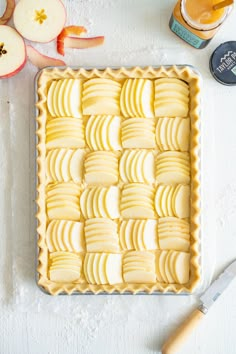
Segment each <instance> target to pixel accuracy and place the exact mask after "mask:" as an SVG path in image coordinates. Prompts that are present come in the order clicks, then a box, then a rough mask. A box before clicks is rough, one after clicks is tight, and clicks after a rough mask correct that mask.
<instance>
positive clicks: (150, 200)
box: [120, 183, 155, 219]
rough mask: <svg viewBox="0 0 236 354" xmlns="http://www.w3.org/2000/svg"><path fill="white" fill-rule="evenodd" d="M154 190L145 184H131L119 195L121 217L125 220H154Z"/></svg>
mask: <svg viewBox="0 0 236 354" xmlns="http://www.w3.org/2000/svg"><path fill="white" fill-rule="evenodd" d="M154 194H155V192H154V188H153V187H152V186H150V185H147V184H141V183H131V184H127V185H125V186H124V188H123V190H122V194H121V204H120V208H121V216H122V217H123V218H125V219H141V218H144V219H154V218H155V211H154Z"/></svg>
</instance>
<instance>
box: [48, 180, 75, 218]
mask: <svg viewBox="0 0 236 354" xmlns="http://www.w3.org/2000/svg"><path fill="white" fill-rule="evenodd" d="M80 194H81V187H80V186H79V185H77V184H75V183H70V182H68V183H54V184H49V185H48V186H47V195H46V197H47V199H46V207H47V215H48V218H49V220H52V219H58V220H72V221H79V220H80V206H79V198H80Z"/></svg>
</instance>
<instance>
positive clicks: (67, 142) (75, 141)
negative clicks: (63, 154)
mask: <svg viewBox="0 0 236 354" xmlns="http://www.w3.org/2000/svg"><path fill="white" fill-rule="evenodd" d="M46 147H47V149H56V148H74V149H76V148H84V147H85V139H84V125H83V120H82V119H77V118H69V117H63V118H54V119H51V120H50V121H49V122H48V123H47V126H46Z"/></svg>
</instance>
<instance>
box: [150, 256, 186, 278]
mask: <svg viewBox="0 0 236 354" xmlns="http://www.w3.org/2000/svg"><path fill="white" fill-rule="evenodd" d="M156 274H157V281H159V282H160V283H169V284H186V283H187V282H188V281H189V274H190V254H189V253H186V252H178V251H173V250H171V251H157V252H156Z"/></svg>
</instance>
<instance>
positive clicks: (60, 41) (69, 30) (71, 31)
mask: <svg viewBox="0 0 236 354" xmlns="http://www.w3.org/2000/svg"><path fill="white" fill-rule="evenodd" d="M86 32H87V30H86V28H85V27H82V26H68V27H65V28H63V30H62V31H61V33H60V34H59V36H58V37H57V51H58V53H59V54H61V55H64V54H65V51H64V46H65V45H64V41H65V39H66V37H68V36H69V35H75V36H80V35H81V34H83V33H86Z"/></svg>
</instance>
